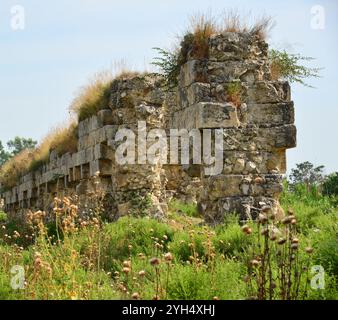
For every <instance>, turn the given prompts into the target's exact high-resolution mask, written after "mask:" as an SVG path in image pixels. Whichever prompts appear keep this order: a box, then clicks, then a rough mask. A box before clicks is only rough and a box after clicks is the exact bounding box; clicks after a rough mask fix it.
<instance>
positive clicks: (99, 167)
mask: <svg viewBox="0 0 338 320" xmlns="http://www.w3.org/2000/svg"><path fill="white" fill-rule="evenodd" d="M89 167H90V172H89V174H90V176H91V177H93V176H95V175H96V174H97V173H99V175H100V176H110V175H112V174H113V166H112V162H111V161H110V160H93V161H91V162H90V165H89Z"/></svg>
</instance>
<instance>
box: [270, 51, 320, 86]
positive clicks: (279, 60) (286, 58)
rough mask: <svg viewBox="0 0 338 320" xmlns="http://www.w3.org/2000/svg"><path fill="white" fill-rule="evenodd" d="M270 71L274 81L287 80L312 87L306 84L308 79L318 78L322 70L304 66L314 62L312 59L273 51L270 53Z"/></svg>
mask: <svg viewBox="0 0 338 320" xmlns="http://www.w3.org/2000/svg"><path fill="white" fill-rule="evenodd" d="M269 60H270V71H271V78H272V79H273V80H279V79H283V80H287V81H290V82H291V83H292V82H298V83H300V84H302V85H304V86H306V87H312V86H311V85H309V84H307V83H306V82H305V79H308V78H312V77H315V78H318V77H319V71H320V70H321V68H310V67H307V66H305V65H304V64H302V62H309V61H312V60H314V58H312V57H305V56H302V55H300V54H291V53H288V52H286V51H285V50H283V51H279V50H276V49H271V50H270V51H269Z"/></svg>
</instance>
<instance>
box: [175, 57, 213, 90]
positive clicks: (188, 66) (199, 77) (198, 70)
mask: <svg viewBox="0 0 338 320" xmlns="http://www.w3.org/2000/svg"><path fill="white" fill-rule="evenodd" d="M179 78H180V80H179V82H180V85H181V86H183V87H188V86H190V85H191V84H192V83H194V82H206V80H207V65H206V61H201V60H190V61H188V62H186V63H185V64H184V65H183V66H182V67H181V72H180V77H179Z"/></svg>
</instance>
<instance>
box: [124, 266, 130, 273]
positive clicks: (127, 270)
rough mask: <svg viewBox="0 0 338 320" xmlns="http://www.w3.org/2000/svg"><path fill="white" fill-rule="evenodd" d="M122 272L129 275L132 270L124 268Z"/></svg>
mask: <svg viewBox="0 0 338 320" xmlns="http://www.w3.org/2000/svg"><path fill="white" fill-rule="evenodd" d="M122 271H123V272H124V273H125V274H128V273H129V272H130V268H128V267H124V268H123V269H122Z"/></svg>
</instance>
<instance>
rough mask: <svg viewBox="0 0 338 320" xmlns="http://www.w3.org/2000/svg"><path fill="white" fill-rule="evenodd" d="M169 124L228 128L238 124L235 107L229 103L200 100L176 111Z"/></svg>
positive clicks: (201, 127)
mask: <svg viewBox="0 0 338 320" xmlns="http://www.w3.org/2000/svg"><path fill="white" fill-rule="evenodd" d="M170 125H171V127H172V128H177V129H187V130H191V129H209V128H228V127H231V128H233V127H237V126H238V125H239V121H238V117H237V112H236V108H235V107H234V106H233V105H231V104H224V103H212V102H201V103H198V104H196V105H193V106H191V107H189V108H186V109H183V110H182V111H179V112H176V113H175V114H174V115H173V117H172V118H171V122H170Z"/></svg>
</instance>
